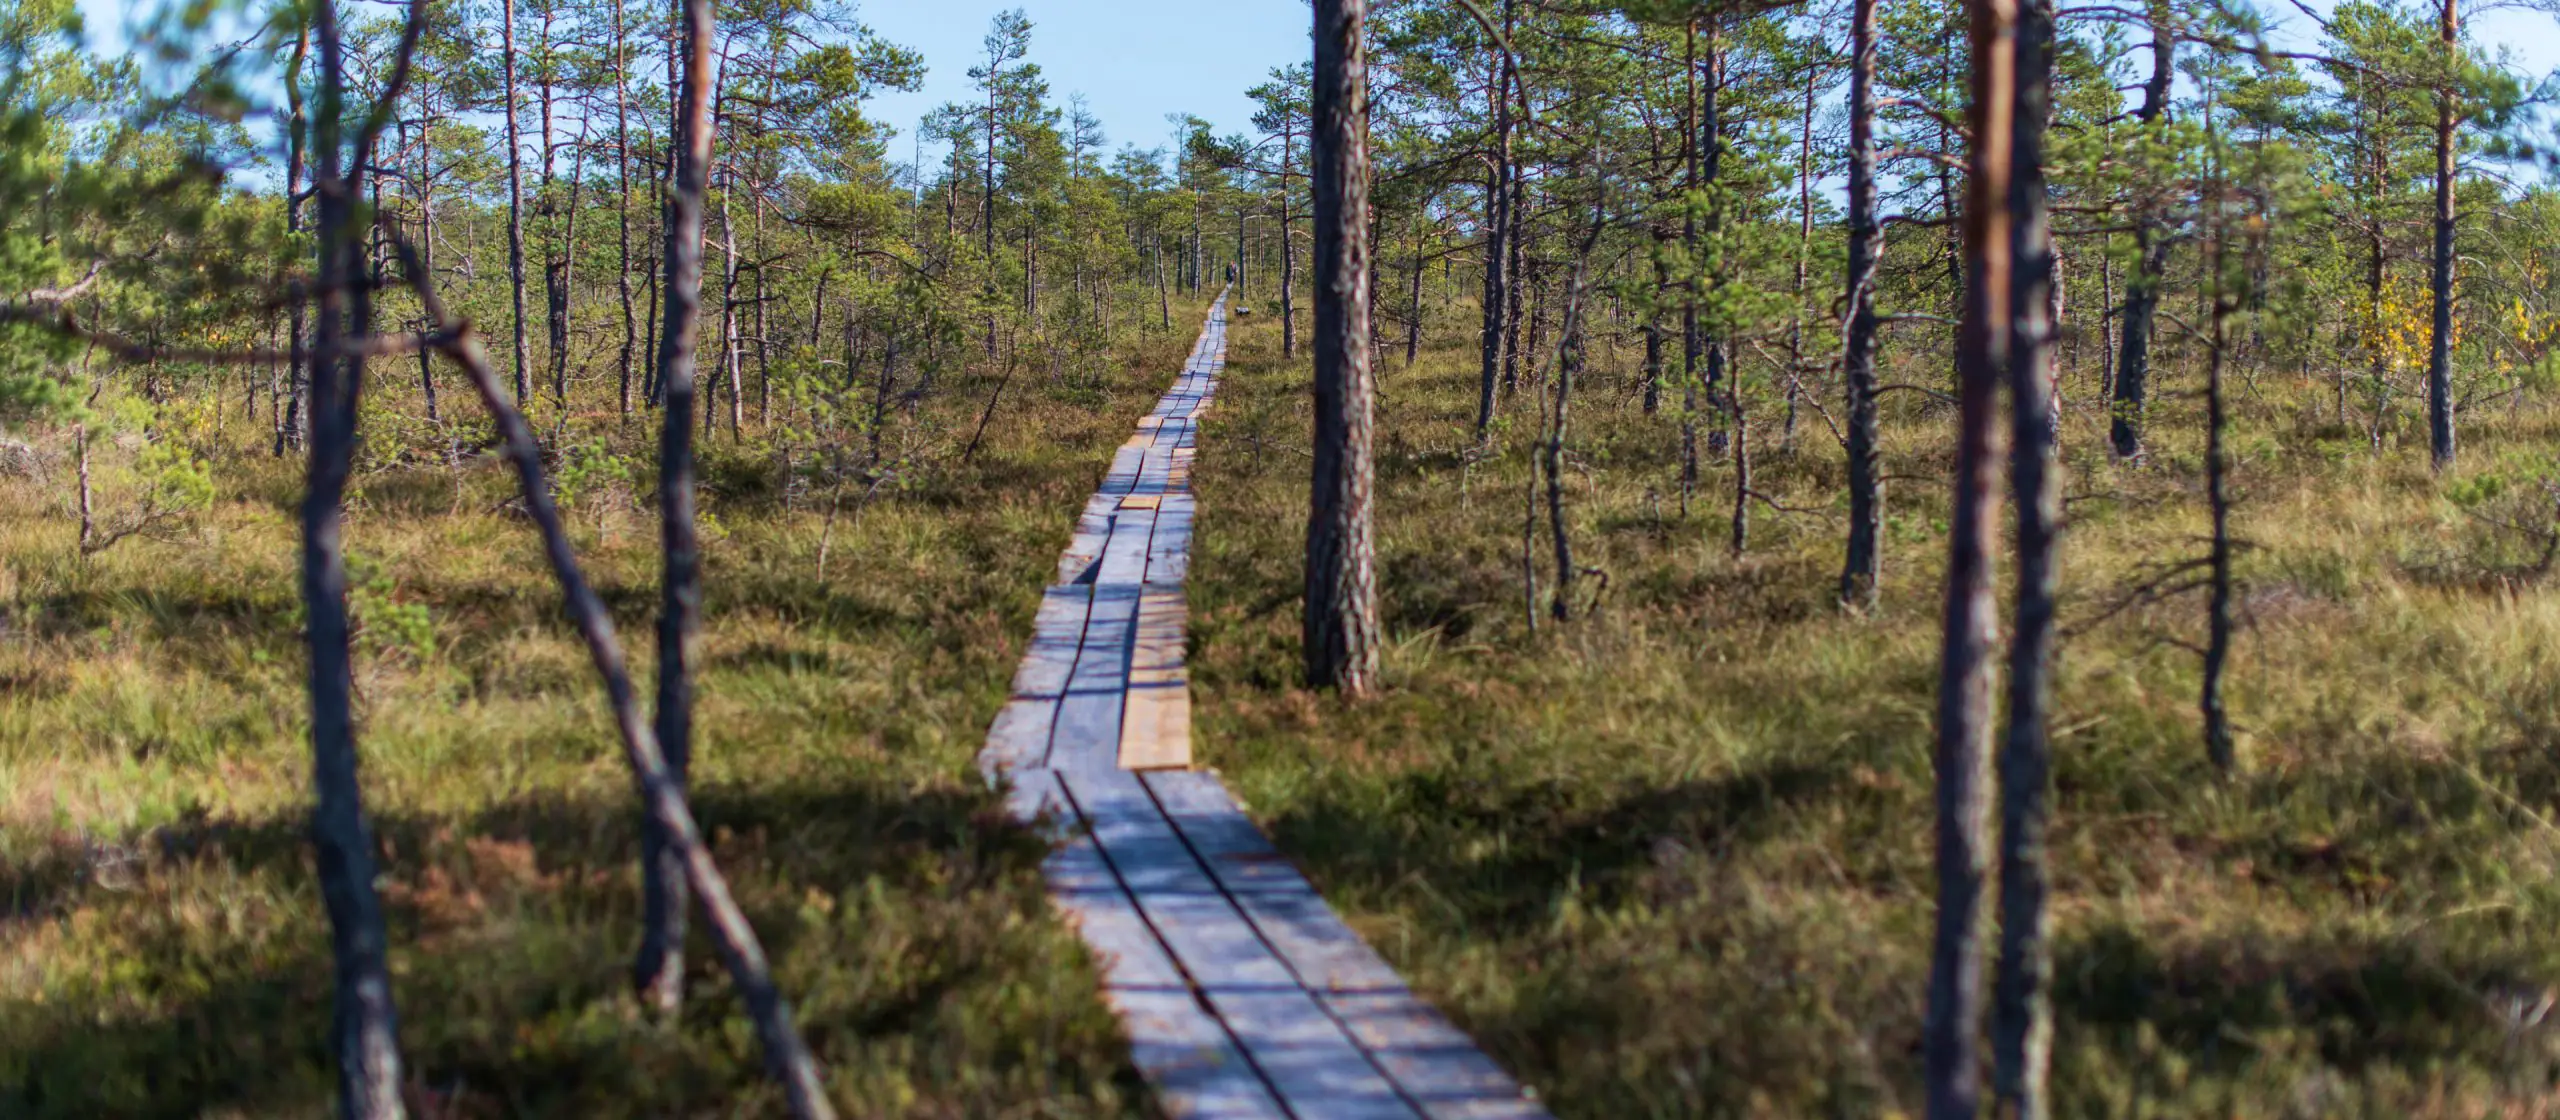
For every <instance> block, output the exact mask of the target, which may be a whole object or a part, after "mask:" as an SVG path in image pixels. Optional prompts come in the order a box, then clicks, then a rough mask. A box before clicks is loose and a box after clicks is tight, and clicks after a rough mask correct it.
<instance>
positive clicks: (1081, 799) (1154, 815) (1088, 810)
mask: <svg viewBox="0 0 2560 1120" xmlns="http://www.w3.org/2000/svg"><path fill="white" fill-rule="evenodd" d="M1060 777H1061V780H1062V781H1063V783H1064V784H1065V786H1066V788H1067V790H1068V793H1069V794H1070V795H1071V796H1072V797H1073V798H1074V799H1075V804H1076V808H1077V809H1078V810H1080V811H1081V813H1082V814H1083V819H1084V821H1085V823H1086V824H1087V825H1088V826H1089V827H1090V829H1091V831H1092V835H1093V839H1094V841H1095V842H1096V843H1097V844H1099V845H1101V847H1102V851H1103V854H1104V855H1106V856H1108V857H1110V859H1111V866H1112V867H1113V868H1114V869H1115V870H1117V871H1118V872H1119V873H1120V879H1121V881H1122V882H1124V883H1126V884H1128V887H1129V890H1130V892H1131V893H1133V894H1137V895H1139V896H1141V897H1144V896H1148V895H1153V894H1158V893H1184V894H1201V895H1211V896H1215V895H1216V893H1217V889H1218V887H1217V884H1216V882H1214V881H1213V880H1211V879H1210V878H1209V873H1208V871H1207V870H1205V869H1203V868H1202V867H1201V866H1200V861H1199V860H1197V859H1195V858H1193V857H1192V855H1191V849H1190V847H1189V846H1187V845H1185V844H1184V843H1183V842H1182V836H1181V835H1180V834H1179V833H1176V832H1175V831H1174V830H1173V824H1172V822H1170V821H1167V820H1165V819H1164V814H1163V812H1162V811H1161V810H1159V809H1157V808H1156V803H1155V799H1154V798H1152V797H1149V796H1147V791H1146V787H1145V786H1142V785H1140V784H1138V778H1137V775H1135V774H1131V773H1129V772H1127V771H1125V770H1120V769H1117V768H1113V769H1110V770H1096V771H1077V772H1073V773H1067V774H1063V775H1061V776H1060Z"/></svg>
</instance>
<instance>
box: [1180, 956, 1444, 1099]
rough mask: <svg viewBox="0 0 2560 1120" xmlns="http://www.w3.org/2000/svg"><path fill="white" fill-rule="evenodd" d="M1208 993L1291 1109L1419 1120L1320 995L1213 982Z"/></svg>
mask: <svg viewBox="0 0 2560 1120" xmlns="http://www.w3.org/2000/svg"><path fill="white" fill-rule="evenodd" d="M1208 998H1209V1007H1210V1009H1211V1010H1213V1011H1216V1012H1217V1013H1218V1018H1219V1019H1221V1020H1223V1021H1224V1022H1225V1023H1226V1024H1227V1029H1228V1030H1229V1031H1231V1032H1233V1033H1234V1034H1235V1037H1236V1041H1237V1042H1239V1043H1242V1044H1243V1045H1244V1050H1245V1053H1247V1054H1249V1055H1252V1057H1253V1062H1254V1064H1255V1065H1257V1066H1259V1067H1261V1069H1262V1075H1263V1077H1264V1078H1265V1079H1266V1080H1268V1081H1269V1082H1270V1083H1271V1088H1272V1089H1273V1091H1275V1092H1276V1093H1278V1094H1279V1097H1280V1100H1281V1101H1282V1103H1284V1104H1286V1105H1287V1106H1288V1107H1289V1110H1290V1111H1291V1112H1293V1113H1295V1114H1297V1115H1299V1116H1302V1117H1319V1116H1320V1117H1324V1118H1326V1120H1419V1117H1418V1114H1417V1113H1415V1112H1414V1110H1413V1106H1411V1105H1409V1104H1407V1103H1405V1101H1404V1099H1403V1098H1402V1097H1401V1096H1398V1095H1397V1093H1396V1089H1395V1086H1394V1084H1392V1083H1391V1082H1389V1081H1388V1080H1387V1079H1386V1077H1385V1076H1384V1075H1382V1074H1380V1073H1379V1072H1378V1069H1377V1067H1375V1066H1373V1065H1371V1064H1370V1063H1369V1058H1368V1055H1366V1054H1364V1053H1362V1052H1361V1050H1360V1048H1359V1047H1358V1046H1357V1045H1354V1044H1353V1042H1352V1040H1351V1037H1350V1036H1349V1035H1348V1034H1346V1033H1344V1032H1343V1029H1342V1026H1341V1024H1339V1023H1336V1022H1334V1021H1333V1017H1332V1016H1331V1015H1328V1014H1326V1013H1325V1011H1324V1009H1323V1008H1322V1007H1321V1006H1319V1005H1318V1004H1317V1003H1316V1001H1315V999H1314V997H1312V996H1309V995H1308V994H1307V993H1305V992H1298V991H1284V992H1232V991H1219V990H1217V989H1214V988H1213V989H1211V990H1210V991H1209V994H1208Z"/></svg>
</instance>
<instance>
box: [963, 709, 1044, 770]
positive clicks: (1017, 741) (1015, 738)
mask: <svg viewBox="0 0 2560 1120" xmlns="http://www.w3.org/2000/svg"><path fill="white" fill-rule="evenodd" d="M1057 726H1058V700H1057V698H1056V697H1042V698H1029V697H1023V698H1017V699H1013V700H1008V701H1005V705H1004V707H1002V708H1000V709H997V711H996V721H995V723H994V724H993V725H991V726H989V727H988V728H987V747H986V749H985V750H982V751H979V752H978V771H979V772H980V773H982V774H985V775H986V776H987V777H988V778H990V779H992V778H994V777H995V776H996V775H997V774H999V773H1002V772H1005V771H1012V770H1029V769H1032V768H1034V767H1037V766H1040V765H1042V764H1043V763H1045V762H1046V761H1047V760H1048V755H1049V739H1050V736H1051V735H1052V734H1053V733H1054V732H1055V730H1056V728H1057Z"/></svg>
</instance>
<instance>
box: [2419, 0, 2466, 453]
mask: <svg viewBox="0 0 2560 1120" xmlns="http://www.w3.org/2000/svg"><path fill="white" fill-rule="evenodd" d="M2440 27H2441V31H2440V35H2441V39H2442V42H2443V46H2444V64H2445V66H2446V67H2447V68H2448V73H2447V74H2446V75H2445V76H2444V78H2443V79H2442V80H2443V83H2444V84H2443V85H2441V86H2439V87H2437V89H2436V221H2435V258H2434V261H2433V268H2432V269H2431V270H2430V271H2429V273H2428V276H2427V291H2428V294H2429V295H2430V296H2432V297H2433V301H2434V304H2435V315H2434V319H2433V322H2432V325H2431V327H2430V329H2429V330H2428V335H2427V451H2428V461H2429V462H2430V463H2432V464H2433V465H2434V466H2435V469H2436V470H2438V471H2442V470H2444V469H2445V468H2447V467H2450V466H2452V465H2453V455H2454V437H2453V269H2454V255H2453V222H2454V209H2453V171H2454V160H2453V156H2454V145H2453V141H2454V127H2455V126H2456V125H2457V124H2458V123H2460V118H2459V117H2458V116H2457V115H2456V113H2455V109H2454V87H2453V81H2454V79H2453V75H2452V74H2451V73H2450V68H2451V67H2452V66H2453V65H2454V62H2455V60H2456V54H2455V52H2456V51H2457V50H2459V49H2460V46H2459V40H2460V38H2461V35H2462V16H2461V12H2460V10H2459V8H2458V6H2457V0H2444V9H2443V20H2442V22H2441V24H2440Z"/></svg>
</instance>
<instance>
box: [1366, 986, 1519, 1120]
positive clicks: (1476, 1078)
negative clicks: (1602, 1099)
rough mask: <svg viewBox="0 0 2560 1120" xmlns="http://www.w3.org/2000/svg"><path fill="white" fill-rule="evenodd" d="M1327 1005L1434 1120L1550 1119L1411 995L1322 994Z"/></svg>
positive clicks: (1460, 1034)
mask: <svg viewBox="0 0 2560 1120" xmlns="http://www.w3.org/2000/svg"><path fill="white" fill-rule="evenodd" d="M1322 998H1323V1001H1324V1006H1325V1008H1326V1009H1327V1010H1329V1011H1331V1012H1333V1014H1334V1016H1335V1018H1337V1019H1339V1020H1341V1022H1342V1025H1343V1026H1344V1027H1345V1028H1346V1029H1348V1030H1349V1031H1350V1033H1351V1037H1352V1039H1353V1040H1354V1041H1356V1042H1358V1043H1359V1044H1360V1047H1361V1048H1362V1049H1364V1050H1366V1051H1368V1052H1369V1056H1370V1057H1371V1058H1372V1059H1374V1060H1375V1061H1376V1062H1377V1064H1378V1067H1379V1068H1380V1069H1383V1070H1385V1071H1386V1073H1387V1076H1388V1077H1389V1078H1391V1079H1393V1080H1394V1081H1395V1083H1396V1087H1397V1088H1400V1089H1402V1090H1404V1093H1405V1095H1406V1096H1408V1097H1411V1098H1412V1099H1413V1100H1414V1101H1415V1102H1416V1103H1418V1104H1420V1105H1421V1106H1422V1112H1423V1115H1425V1116H1427V1117H1429V1118H1430V1120H1552V1118H1551V1117H1550V1116H1549V1114H1548V1112H1547V1110H1546V1107H1545V1106H1544V1105H1541V1104H1539V1103H1538V1101H1537V1100H1536V1098H1534V1097H1531V1096H1529V1095H1528V1094H1527V1093H1526V1092H1525V1091H1523V1090H1522V1089H1521V1087H1520V1084H1519V1082H1516V1081H1514V1080H1512V1079H1511V1075H1510V1074H1507V1073H1504V1072H1503V1071H1502V1067H1501V1066H1499V1065H1496V1064H1495V1063H1494V1061H1493V1059H1491V1058H1488V1057H1486V1056H1485V1054H1484V1052H1483V1051H1481V1050H1478V1049H1477V1048H1476V1045H1475V1042H1474V1040H1472V1039H1470V1038H1468V1037H1467V1036H1466V1033H1465V1032H1464V1031H1461V1030H1459V1029H1458V1028H1456V1027H1454V1026H1451V1025H1450V1024H1449V1021H1448V1020H1447V1019H1444V1018H1441V1017H1440V1013H1439V1012H1437V1011H1434V1010H1432V1009H1431V1008H1430V1006H1429V1005H1427V1004H1425V1003H1423V1002H1422V1001H1421V1000H1420V999H1417V998H1415V997H1414V996H1413V994H1412V993H1410V992H1378V993H1360V994H1345V995H1328V996H1324V997H1322Z"/></svg>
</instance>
